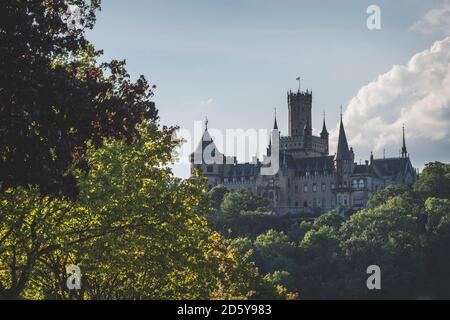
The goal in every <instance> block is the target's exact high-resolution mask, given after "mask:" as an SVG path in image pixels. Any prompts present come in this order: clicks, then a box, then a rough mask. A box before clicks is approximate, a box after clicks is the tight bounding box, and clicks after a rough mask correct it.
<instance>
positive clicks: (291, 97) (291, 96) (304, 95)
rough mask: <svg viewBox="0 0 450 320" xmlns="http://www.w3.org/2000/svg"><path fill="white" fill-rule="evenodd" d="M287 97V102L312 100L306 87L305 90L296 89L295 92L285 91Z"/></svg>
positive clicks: (310, 93)
mask: <svg viewBox="0 0 450 320" xmlns="http://www.w3.org/2000/svg"><path fill="white" fill-rule="evenodd" d="M287 99H288V103H290V102H291V101H295V100H301V101H312V91H308V89H306V91H300V90H297V92H293V91H292V90H289V91H288V93H287Z"/></svg>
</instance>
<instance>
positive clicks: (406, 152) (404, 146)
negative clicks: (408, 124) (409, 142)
mask: <svg viewBox="0 0 450 320" xmlns="http://www.w3.org/2000/svg"><path fill="white" fill-rule="evenodd" d="M407 157H408V151H407V150H406V139H405V124H403V146H402V158H407Z"/></svg>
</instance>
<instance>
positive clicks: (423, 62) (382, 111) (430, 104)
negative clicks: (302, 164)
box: [332, 37, 450, 161]
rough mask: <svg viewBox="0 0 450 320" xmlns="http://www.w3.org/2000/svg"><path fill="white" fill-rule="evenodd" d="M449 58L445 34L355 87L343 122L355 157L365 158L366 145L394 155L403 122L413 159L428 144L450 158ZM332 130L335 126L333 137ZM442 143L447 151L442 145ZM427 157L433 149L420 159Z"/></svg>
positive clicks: (431, 156) (368, 150)
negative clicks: (405, 62)
mask: <svg viewBox="0 0 450 320" xmlns="http://www.w3.org/2000/svg"><path fill="white" fill-rule="evenodd" d="M449 58H450V37H447V38H445V39H444V40H441V41H437V42H435V43H434V44H433V45H432V46H431V48H429V49H427V50H425V51H423V52H420V53H418V54H416V55H414V56H413V57H412V58H411V59H410V61H409V62H408V63H407V64H406V65H394V66H393V67H392V69H391V70H390V71H388V72H387V73H385V74H382V75H380V76H379V77H378V78H377V79H375V80H374V81H372V82H371V83H369V84H368V85H366V86H364V87H362V88H361V89H360V90H359V92H358V94H357V95H356V96H355V97H354V98H353V99H351V101H350V103H349V105H348V107H347V109H346V112H345V114H344V124H345V126H346V132H347V138H348V140H349V144H350V145H352V146H353V147H354V148H355V149H356V150H355V151H356V152H357V153H358V154H359V155H360V156H362V157H365V158H367V155H368V153H369V152H370V151H371V150H373V151H374V152H378V155H379V154H380V151H382V150H383V149H384V148H386V149H387V150H388V152H389V153H390V155H392V154H394V155H398V150H399V149H400V147H401V132H402V129H401V128H402V124H403V123H405V124H406V128H407V143H408V146H409V149H410V151H411V149H413V150H414V151H415V152H416V159H417V154H420V151H421V150H422V149H423V150H425V149H426V150H428V152H429V150H433V145H434V147H435V149H434V150H436V151H435V152H436V154H438V153H439V154H441V155H442V153H443V152H444V153H445V154H444V156H445V158H447V159H450V63H449V61H450V59H449ZM336 134H337V132H336V130H334V131H333V133H332V141H334V142H335V141H336V138H337V137H336ZM443 144H444V146H446V147H447V150H442V145H443ZM332 145H335V144H334V143H333V142H332ZM432 152H434V151H432ZM359 155H357V156H359ZM358 159H359V158H358ZM430 160H433V154H430V155H428V157H426V158H423V161H430Z"/></svg>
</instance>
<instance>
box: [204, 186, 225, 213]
mask: <svg viewBox="0 0 450 320" xmlns="http://www.w3.org/2000/svg"><path fill="white" fill-rule="evenodd" d="M228 192H229V190H228V189H227V188H226V187H225V186H224V185H223V184H219V185H217V186H214V187H213V188H212V189H211V190H210V191H209V192H208V194H209V198H210V199H211V207H212V208H213V209H216V210H218V209H220V205H221V204H222V201H223V198H224V197H225V195H226V194H227V193H228Z"/></svg>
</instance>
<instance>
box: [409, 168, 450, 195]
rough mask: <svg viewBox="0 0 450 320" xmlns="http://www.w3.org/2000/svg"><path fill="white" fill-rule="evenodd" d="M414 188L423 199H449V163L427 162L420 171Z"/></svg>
mask: <svg viewBox="0 0 450 320" xmlns="http://www.w3.org/2000/svg"><path fill="white" fill-rule="evenodd" d="M414 190H415V191H417V192H418V193H419V194H421V195H422V197H423V198H424V199H426V198H430V197H435V198H443V199H450V163H447V164H445V163H440V162H432V163H428V164H427V165H426V166H425V168H424V169H423V171H422V172H421V173H420V179H419V180H418V181H417V183H416V184H415V186H414Z"/></svg>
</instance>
